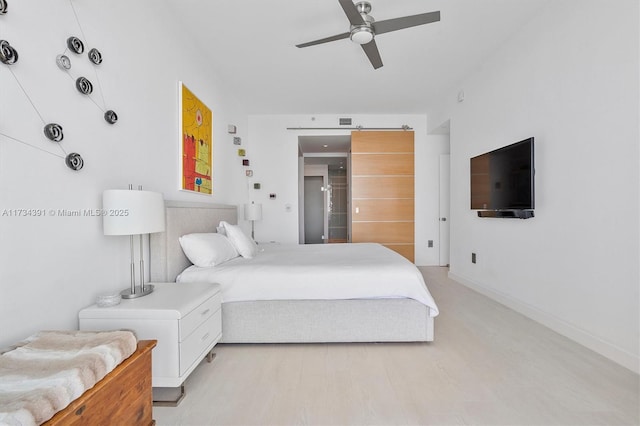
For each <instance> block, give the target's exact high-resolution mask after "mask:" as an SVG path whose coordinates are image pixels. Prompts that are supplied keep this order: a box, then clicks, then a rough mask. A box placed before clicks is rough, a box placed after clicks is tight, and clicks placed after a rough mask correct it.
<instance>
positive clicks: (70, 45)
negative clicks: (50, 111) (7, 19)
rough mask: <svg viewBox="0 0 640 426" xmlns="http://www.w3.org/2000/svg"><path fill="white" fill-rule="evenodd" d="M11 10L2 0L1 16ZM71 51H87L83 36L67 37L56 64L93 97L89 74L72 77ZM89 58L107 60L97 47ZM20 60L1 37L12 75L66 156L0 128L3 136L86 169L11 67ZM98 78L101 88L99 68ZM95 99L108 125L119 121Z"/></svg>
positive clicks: (0, 58)
mask: <svg viewBox="0 0 640 426" xmlns="http://www.w3.org/2000/svg"><path fill="white" fill-rule="evenodd" d="M69 4H70V6H71V9H72V10H73V14H74V16H75V18H76V22H77V24H78V28H79V30H80V33H82V36H83V38H85V39H86V37H85V36H84V32H83V31H82V26H81V25H80V20H79V19H78V15H77V13H76V11H75V8H74V6H73V0H69ZM7 11H8V3H7V0H0V16H3V15H5V14H7ZM67 51H71V52H73V53H75V54H76V55H82V54H83V53H84V51H85V44H84V42H83V41H82V39H80V38H79V37H76V36H70V37H68V38H67V40H66V49H65V52H63V53H62V54H59V55H57V56H56V64H57V66H58V67H59V68H60V69H61V70H62V71H65V72H66V73H67V75H69V77H71V79H72V80H75V86H76V89H77V91H78V92H79V93H81V94H83V95H86V96H87V97H89V99H91V97H90V95H91V94H92V93H93V91H94V86H93V83H92V82H91V81H90V80H89V79H88V78H86V77H82V76H81V77H78V78H74V77H73V76H71V74H70V70H71V68H72V67H71V59H70V58H69V56H67ZM87 58H88V59H89V61H90V62H91V63H92V64H93V65H95V66H97V65H100V64H101V63H102V61H103V58H102V53H101V52H100V51H99V50H98V49H96V48H92V49H90V50H89V51H88V52H87ZM17 62H18V51H17V50H16V48H14V47H13V46H12V45H11V44H10V43H9V42H8V41H7V40H0V63H2V64H4V65H7V66H8V68H9V72H10V73H11V75H13V77H14V79H15V80H16V83H17V84H18V86H19V87H20V89H21V90H22V92H23V93H24V95H25V97H26V98H27V100H28V101H29V103H30V104H31V106H32V107H33V109H34V111H35V112H36V114H37V115H38V117H39V118H40V120H41V121H42V124H43V125H44V128H43V131H44V135H45V137H46V138H47V139H48V140H49V141H51V142H55V144H56V146H58V147H59V149H60V150H61V151H62V154H63V155H59V154H56V153H55V152H51V151H49V150H47V149H44V148H41V147H39V146H37V145H34V144H31V143H28V142H25V141H24V140H21V139H18V138H15V137H12V136H10V135H7V134H4V133H2V132H1V129H0V136H4V137H6V138H7V139H10V140H13V141H15V142H19V143H22V144H24V145H27V146H30V147H31V148H35V149H37V150H40V151H43V152H46V153H48V154H51V155H54V156H56V157H60V158H63V159H64V161H65V164H66V165H67V167H69V168H70V169H72V170H75V171H78V170H80V169H82V168H83V166H84V160H83V158H82V156H81V155H80V154H78V153H76V152H72V153H70V154H67V152H66V151H65V149H64V147H63V146H62V140H63V139H64V133H63V128H62V126H61V125H60V124H57V123H51V122H47V121H46V120H45V119H44V117H43V115H42V114H41V113H40V111H39V110H38V108H37V107H36V105H35V104H34V102H33V100H32V99H31V97H30V96H29V94H28V93H27V91H26V90H25V88H24V87H23V85H22V84H21V83H20V80H19V79H18V76H17V75H16V73H15V72H14V71H13V70H12V69H11V68H12V66H13V65H15V64H16V63H17ZM96 81H98V87H100V82H99V79H98V74H97V71H96ZM0 88H1V87H0ZM100 91H101V88H100ZM101 95H102V102H103V104H104V95H103V94H102V93H101ZM91 100H92V102H93V103H94V104H96V106H97V107H98V108H100V109H101V110H102V111H103V112H104V115H103V118H104V120H105V121H106V122H107V123H108V124H115V123H116V122H117V121H118V115H117V114H116V113H115V111H113V110H107V108H106V107H101V106H100V105H98V103H96V101H95V100H94V99H91Z"/></svg>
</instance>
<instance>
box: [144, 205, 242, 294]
mask: <svg viewBox="0 0 640 426" xmlns="http://www.w3.org/2000/svg"><path fill="white" fill-rule="evenodd" d="M165 208H166V221H167V228H166V230H165V232H161V233H156V234H151V237H150V243H149V244H150V252H151V253H150V259H149V260H150V265H149V268H150V272H151V281H153V282H175V280H176V277H177V276H178V275H179V274H180V273H181V272H182V271H183V270H184V269H185V268H186V267H188V266H190V265H191V262H189V259H187V257H186V256H185V255H184V253H183V252H182V247H180V242H179V241H178V238H180V237H181V236H183V235H185V234H191V233H194V232H216V226H217V225H218V224H219V223H220V221H221V220H225V221H227V222H229V223H231V224H236V223H237V221H238V209H237V207H236V206H232V205H226V204H203V203H192V202H181V201H165Z"/></svg>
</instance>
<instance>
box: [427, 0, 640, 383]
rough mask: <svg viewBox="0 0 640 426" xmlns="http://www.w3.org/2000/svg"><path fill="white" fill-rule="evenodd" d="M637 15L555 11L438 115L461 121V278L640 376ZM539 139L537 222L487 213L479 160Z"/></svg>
mask: <svg viewBox="0 0 640 426" xmlns="http://www.w3.org/2000/svg"><path fill="white" fill-rule="evenodd" d="M638 16H639V13H638V2H637V1H635V0H620V1H615V2H606V4H605V3H604V2H602V1H599V0H584V1H583V0H581V1H571V0H562V1H557V2H554V3H553V4H552V5H550V6H549V8H547V9H545V10H544V11H543V12H542V13H541V15H540V16H537V17H535V18H534V19H533V20H532V21H531V22H530V23H529V24H528V25H527V26H525V27H523V28H521V29H520V31H519V32H518V34H515V35H514V37H513V39H512V40H510V41H509V42H508V43H507V44H505V45H504V46H503V47H502V48H501V49H500V50H499V51H498V52H496V53H495V54H494V55H493V56H492V57H490V58H487V60H486V61H485V63H484V64H483V66H482V67H481V68H479V69H478V70H476V72H475V73H473V74H472V75H471V77H470V78H469V79H467V80H466V81H464V82H462V83H461V84H460V86H458V87H455V88H452V89H451V90H450V91H449V93H448V94H447V96H446V98H445V99H444V100H443V102H442V107H441V108H438V109H436V110H434V111H431V112H430V114H429V117H430V124H433V125H437V124H439V123H441V122H443V121H445V120H446V119H448V118H450V119H451V174H452V180H451V237H452V249H451V250H452V253H451V276H452V277H453V278H455V279H457V280H459V281H461V282H463V283H465V284H467V285H469V286H471V287H473V288H476V289H478V290H480V291H482V292H484V293H486V294H489V295H491V296H492V297H494V298H496V299H498V300H500V301H502V302H504V303H506V304H508V305H509V306H511V307H513V308H515V309H517V310H519V311H521V312H524V313H525V314H527V315H529V316H531V317H532V318H534V319H536V320H538V321H541V322H543V323H545V324H547V325H549V326H551V327H552V328H554V329H555V330H557V331H559V332H560V333H563V334H565V335H567V336H569V337H571V338H573V339H575V340H577V341H578V342H581V343H582V344H585V345H586V346H588V347H591V348H592V349H594V350H596V351H598V352H600V353H601V354H603V355H605V356H607V357H610V358H611V359H613V360H615V361H617V362H619V363H621V364H623V365H625V366H627V367H628V368H631V369H633V370H635V371H638V365H639V349H638V347H639V341H638V339H639V335H640V331H639V323H640V319H639V314H638V311H639V307H638V305H639V294H638V287H639V282H640V276H639V272H638V259H639V249H638V237H639V228H638V217H639V214H640V212H639V206H638V201H639V200H638V185H639V178H638V158H639V153H638V140H639V127H638V124H639V122H638V120H639V112H640V111H639V107H638V93H639V85H638V75H639V66H638V56H639V50H638V44H639V37H638V21H639V19H638ZM460 90H464V92H465V95H466V96H465V100H464V102H462V103H458V102H457V101H456V97H457V94H458V92H459V91H460ZM529 136H534V137H535V138H536V153H535V155H536V158H535V161H536V180H535V185H536V210H535V215H536V217H535V218H533V219H530V220H515V219H482V218H478V217H477V216H476V214H475V212H474V211H471V210H470V209H469V158H470V157H472V156H474V155H477V154H480V153H482V152H485V151H488V150H491V149H494V148H497V147H499V146H502V145H507V144H509V143H512V142H516V141H519V140H521V139H524V138H526V137H529ZM472 252H475V253H477V254H478V263H477V264H475V265H474V264H472V263H471V261H470V259H471V253H472Z"/></svg>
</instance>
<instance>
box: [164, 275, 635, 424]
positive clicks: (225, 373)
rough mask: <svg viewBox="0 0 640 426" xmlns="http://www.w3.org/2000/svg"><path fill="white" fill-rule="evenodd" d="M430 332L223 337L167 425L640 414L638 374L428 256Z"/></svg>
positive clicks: (526, 420) (614, 418)
mask: <svg viewBox="0 0 640 426" xmlns="http://www.w3.org/2000/svg"><path fill="white" fill-rule="evenodd" d="M421 270H422V272H423V274H424V276H425V279H426V281H427V283H428V286H429V289H430V290H431V293H432V294H433V296H434V298H435V300H436V303H437V304H438V307H439V308H440V315H439V316H438V317H437V318H436V327H435V336H436V337H435V341H434V342H432V343H406V344H405V343H383V344H309V345H307V344H304V345H302V344H300V345H218V346H217V347H216V353H217V358H216V359H215V360H214V361H213V363H212V364H207V363H206V362H204V363H202V364H201V365H200V366H199V367H198V368H197V369H196V370H195V371H194V372H193V374H192V375H191V376H190V377H189V379H188V380H187V382H186V387H187V396H186V398H185V399H184V400H183V402H182V403H181V404H180V406H178V407H177V408H165V407H155V408H154V410H153V414H154V418H155V420H156V421H157V424H158V425H253V424H267V425H305V424H314V425H359V424H372V425H391V424H419V425H429V424H433V425H473V424H479V425H482V424H484V425H638V424H640V413H639V402H638V401H639V399H640V393H639V386H640V382H639V376H638V375H636V374H634V373H632V372H631V371H629V370H627V369H625V368H623V367H620V366H618V365H617V364H615V363H613V362H611V361H609V360H607V359H605V358H604V357H602V356H600V355H597V354H595V353H594V352H591V351H589V350H587V349H585V348H583V347H582V346H580V345H578V344H576V343H573V342H572V341H570V340H568V339H566V338H564V337H562V336H560V335H558V334H556V333H554V332H553V331H550V330H549V329H547V328H545V327H543V326H541V325H539V324H537V323H535V322H533V321H531V320H529V319H527V318H525V317H523V316H522V315H520V314H517V313H515V312H514V311H511V310H510V309H508V308H506V307H504V306H502V305H500V304H498V303H495V302H493V301H491V300H490V299H488V298H486V297H484V296H482V295H479V294H478V293H475V292H473V291H471V290H469V289H467V288H465V287H464V286H462V285H460V284H457V283H456V282H454V281H451V280H449V279H448V278H447V270H446V269H445V268H437V267H433V268H431V267H429V268H421Z"/></svg>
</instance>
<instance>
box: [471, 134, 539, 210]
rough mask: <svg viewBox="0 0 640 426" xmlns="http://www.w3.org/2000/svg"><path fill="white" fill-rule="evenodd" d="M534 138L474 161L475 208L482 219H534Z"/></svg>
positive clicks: (472, 176) (472, 186) (473, 186)
mask: <svg viewBox="0 0 640 426" xmlns="http://www.w3.org/2000/svg"><path fill="white" fill-rule="evenodd" d="M533 153H534V149H533V138H529V139H525V140H523V141H520V142H516V143H514V144H511V145H508V146H505V147H502V148H499V149H496V150H494V151H491V152H487V153H485V154H482V155H478V156H477V157H473V158H471V209H472V210H480V211H479V212H478V216H481V217H519V218H524V219H526V218H529V217H533V209H534V208H535V192H534V174H535V168H534V162H533Z"/></svg>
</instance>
